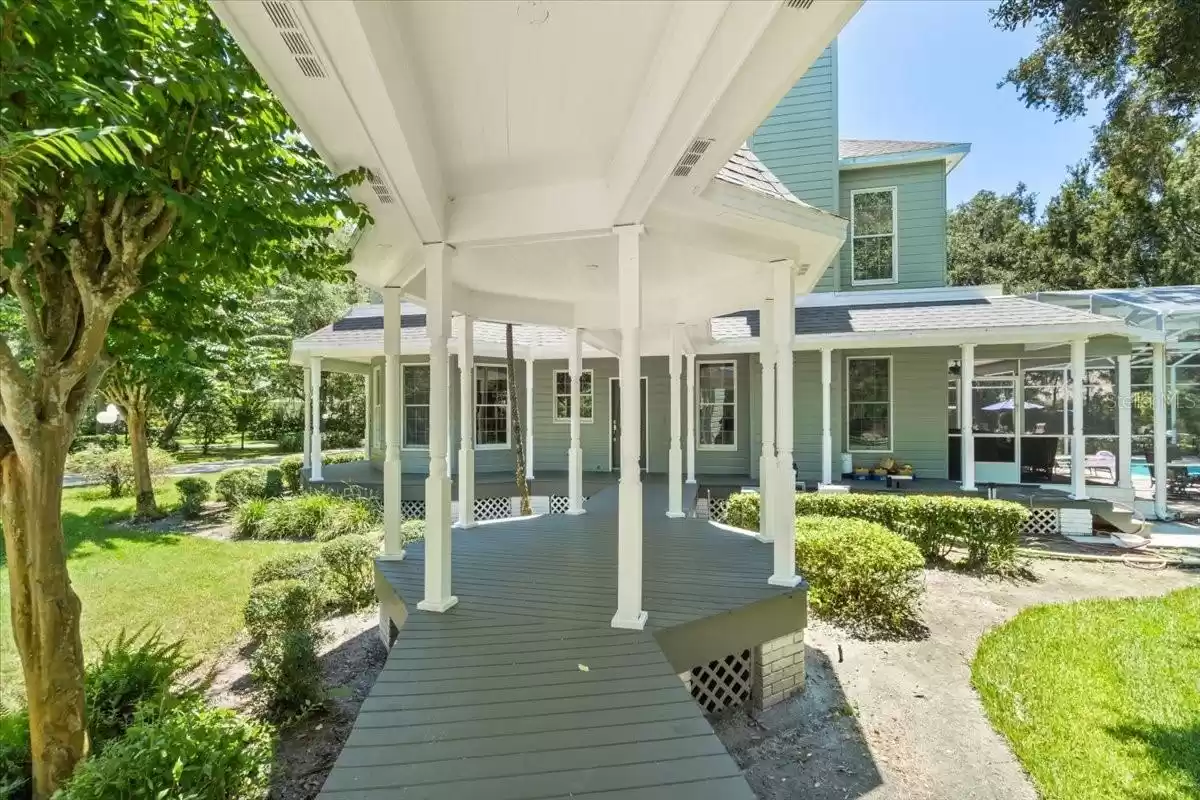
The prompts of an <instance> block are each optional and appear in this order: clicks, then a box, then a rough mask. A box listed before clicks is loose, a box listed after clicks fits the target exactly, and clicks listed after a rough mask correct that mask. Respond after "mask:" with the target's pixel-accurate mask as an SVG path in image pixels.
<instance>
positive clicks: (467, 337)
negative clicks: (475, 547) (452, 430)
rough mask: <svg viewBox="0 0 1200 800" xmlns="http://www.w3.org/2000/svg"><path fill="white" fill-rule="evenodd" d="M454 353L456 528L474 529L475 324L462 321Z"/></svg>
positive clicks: (470, 319) (465, 318) (470, 318)
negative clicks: (455, 383) (456, 457)
mask: <svg viewBox="0 0 1200 800" xmlns="http://www.w3.org/2000/svg"><path fill="white" fill-rule="evenodd" d="M462 323H463V324H462V340H461V341H459V343H458V344H459V350H458V437H459V439H458V524H459V525H460V526H461V527H463V528H471V527H474V525H475V381H474V380H472V376H473V375H474V374H475V320H474V318H473V317H467V316H464V317H463V318H462Z"/></svg>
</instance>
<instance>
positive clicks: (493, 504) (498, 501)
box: [475, 497, 512, 522]
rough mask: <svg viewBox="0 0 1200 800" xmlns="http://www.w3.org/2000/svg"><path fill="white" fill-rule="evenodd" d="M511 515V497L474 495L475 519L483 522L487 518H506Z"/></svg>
mask: <svg viewBox="0 0 1200 800" xmlns="http://www.w3.org/2000/svg"><path fill="white" fill-rule="evenodd" d="M511 516H512V499H511V498H508V497H476V498H475V519H476V520H477V521H479V522H485V521H487V520H489V519H508V518H509V517H511Z"/></svg>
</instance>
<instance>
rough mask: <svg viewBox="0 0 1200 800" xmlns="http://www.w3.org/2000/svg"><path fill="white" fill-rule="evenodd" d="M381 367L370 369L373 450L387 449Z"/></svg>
mask: <svg viewBox="0 0 1200 800" xmlns="http://www.w3.org/2000/svg"><path fill="white" fill-rule="evenodd" d="M384 388H385V387H384V385H383V367H380V366H372V367H371V444H372V447H373V448H375V449H379V448H386V447H387V431H386V430H385V428H386V426H387V420H385V419H384V416H383V415H384V408H383V405H384V404H383V393H384Z"/></svg>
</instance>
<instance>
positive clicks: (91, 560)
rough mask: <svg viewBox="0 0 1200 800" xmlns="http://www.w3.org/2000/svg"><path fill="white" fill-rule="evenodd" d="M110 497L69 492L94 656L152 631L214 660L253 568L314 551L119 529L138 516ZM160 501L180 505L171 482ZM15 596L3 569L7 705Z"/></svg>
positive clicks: (94, 491) (234, 624)
mask: <svg viewBox="0 0 1200 800" xmlns="http://www.w3.org/2000/svg"><path fill="white" fill-rule="evenodd" d="M203 477H205V478H207V479H209V480H215V479H216V478H217V477H218V476H217V475H206V476H203ZM104 495H105V491H104V490H102V489H99V488H86V489H68V490H66V491H65V492H64V493H63V528H64V532H65V535H66V540H67V546H68V548H69V552H70V555H69V556H68V567H69V569H70V572H71V580H72V583H73V584H74V586H75V591H76V592H78V594H79V597H80V599H81V600H82V601H83V622H82V625H83V646H84V651H85V654H86V655H87V656H89V657H90V656H92V655H94V654H95V653H97V652H98V650H99V649H100V648H101V646H102V645H103V644H104V643H106V642H108V641H109V640H111V639H112V638H114V637H115V636H116V634H117V633H118V632H119V631H120V630H121V629H122V628H126V629H129V630H134V629H136V628H138V627H141V626H142V625H147V624H148V625H149V626H150V627H151V628H154V627H160V628H162V630H163V632H164V634H165V635H166V636H168V637H178V638H182V639H183V640H184V641H185V642H186V645H187V648H188V651H189V652H190V653H191V654H193V655H195V656H198V657H204V656H209V655H213V654H215V653H216V652H217V651H219V650H220V649H221V648H222V647H223V646H224V645H226V644H227V643H228V642H230V641H231V640H232V639H233V638H234V637H235V636H236V635H237V633H238V631H240V630H241V628H242V606H243V605H244V604H245V602H246V597H247V596H248V594H249V591H250V576H251V574H252V573H253V572H254V570H255V568H256V567H257V566H258V565H259V564H261V563H262V562H263V561H264V560H266V559H267V558H269V557H271V556H273V555H275V554H277V553H280V552H282V551H286V550H293V549H295V548H303V547H313V546H314V545H307V544H297V543H292V542H251V541H236V542H233V541H229V542H227V541H216V540H213V539H205V538H202V537H199V536H187V535H180V534H178V533H174V532H166V533H160V532H154V531H145V530H135V529H131V528H125V527H120V526H119V525H117V523H120V522H121V521H122V520H125V519H127V518H128V517H129V515H130V513H131V512H132V511H133V499H132V498H120V499H117V500H110V499H107V498H105V497H104ZM158 497H159V502H160V504H162V505H163V507H164V508H171V507H174V506H175V505H176V504H177V503H178V495H177V494H176V492H175V488H174V484H173V482H172V483H171V484H169V485H168V486H166V487H164V488H163V489H161V490H160V491H159V494H158ZM0 564H3V560H2V558H0ZM8 596H9V587H8V575H7V569H5V571H4V575H3V576H2V580H0V707H10V706H11V705H12V704H14V703H15V702H20V701H21V700H22V698H23V688H22V678H21V665H20V662H19V660H18V657H17V652H16V645H15V644H14V643H13V636H12V630H11V623H10V619H9V602H8Z"/></svg>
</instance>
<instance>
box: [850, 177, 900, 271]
mask: <svg viewBox="0 0 1200 800" xmlns="http://www.w3.org/2000/svg"><path fill="white" fill-rule="evenodd" d="M850 233H851V243H850V276H851V283H853V284H854V285H856V286H862V285H869V284H872V283H895V282H896V189H895V187H892V188H888V189H860V190H857V191H853V192H851V193H850Z"/></svg>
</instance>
